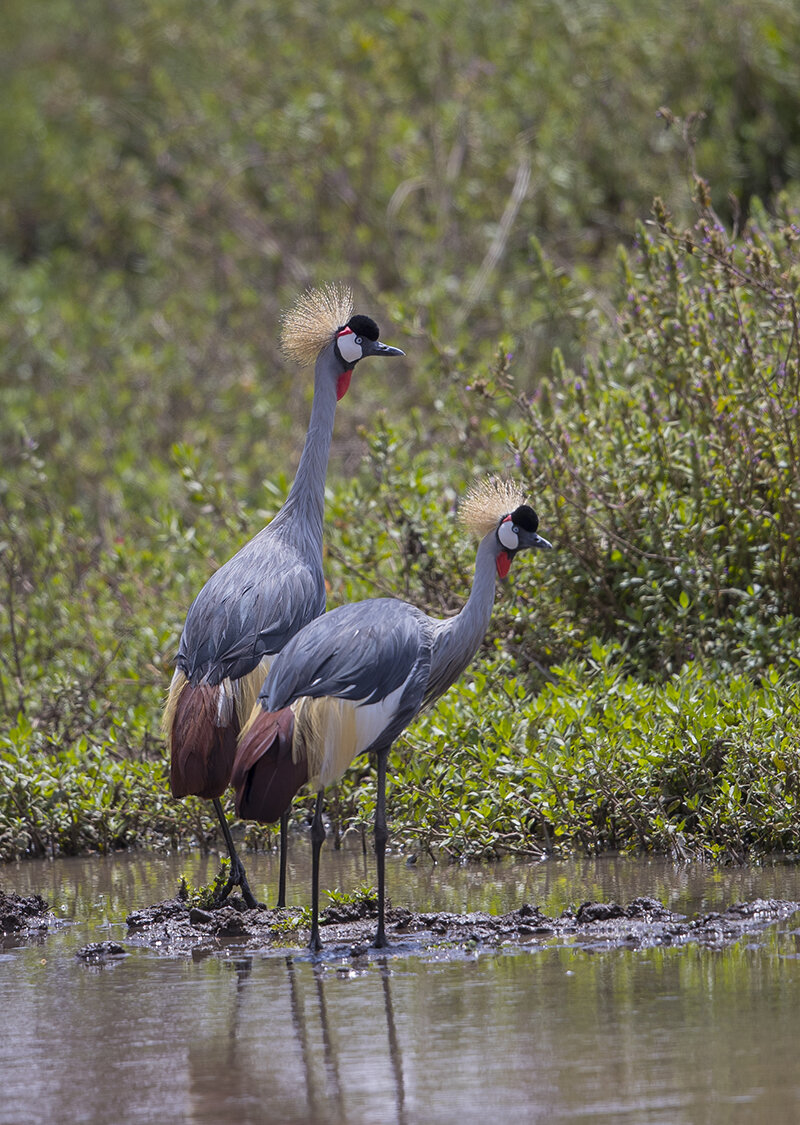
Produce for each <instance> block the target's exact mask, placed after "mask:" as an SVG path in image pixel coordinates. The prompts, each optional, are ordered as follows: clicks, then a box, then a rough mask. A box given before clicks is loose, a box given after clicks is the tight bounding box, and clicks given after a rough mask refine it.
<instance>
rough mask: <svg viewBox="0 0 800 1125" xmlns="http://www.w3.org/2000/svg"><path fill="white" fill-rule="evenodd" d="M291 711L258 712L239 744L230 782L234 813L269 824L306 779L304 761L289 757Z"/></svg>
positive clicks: (288, 709)
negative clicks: (234, 798) (234, 805)
mask: <svg viewBox="0 0 800 1125" xmlns="http://www.w3.org/2000/svg"><path fill="white" fill-rule="evenodd" d="M293 734H294V714H293V712H292V710H291V708H289V707H284V708H283V710H281V711H274V712H273V711H260V712H259V714H258V715H257V717H256V718H255V719H254V720H253V722H252V723H251V725H250V727H249V728H248V729H247V731H246V733H245V735H244V737H243V738H242V740H241V742H240V743H239V749H238V751H237V754H236V763H235V765H234V769H233V776H232V777H231V784H232V785H233V787H234V789H235V790H236V815H237V816H239V817H245V818H247V819H248V820H259V821H261V823H262V824H270V823H272V822H273V821H275V820H280V818H281V816H282V815H283V813H284V812H285V811H286V810H287V809H288V808H289V805H290V804H291V801H292V798H293V797H294V795H295V793H297V791H298V789H300V788H301V787H302V786H303V785H305V783H306V781H307V780H308V766H307V765H306V763H305V762H294V761H293V760H292V736H293Z"/></svg>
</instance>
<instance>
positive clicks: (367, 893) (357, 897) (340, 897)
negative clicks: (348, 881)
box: [326, 883, 378, 908]
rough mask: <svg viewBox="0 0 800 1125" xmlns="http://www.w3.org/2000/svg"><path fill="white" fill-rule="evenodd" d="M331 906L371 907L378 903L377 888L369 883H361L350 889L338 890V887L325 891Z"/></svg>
mask: <svg viewBox="0 0 800 1125" xmlns="http://www.w3.org/2000/svg"><path fill="white" fill-rule="evenodd" d="M326 893H327V895H328V898H329V899H330V904H331V906H364V907H367V908H371V907H374V906H377V905H378V888H377V887H373V886H372V885H371V884H369V883H362V884H361V885H360V886H358V887H356V888H355V889H354V890H352V891H349V892H348V891H340V890H339V888H338V887H335V888H334V889H333V890H330V891H327V892H326Z"/></svg>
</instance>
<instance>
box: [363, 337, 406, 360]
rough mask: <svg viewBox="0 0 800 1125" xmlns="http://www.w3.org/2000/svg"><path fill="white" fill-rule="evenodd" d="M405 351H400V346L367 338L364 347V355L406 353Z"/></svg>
mask: <svg viewBox="0 0 800 1125" xmlns="http://www.w3.org/2000/svg"><path fill="white" fill-rule="evenodd" d="M405 354H406V353H405V352H402V351H400V349H399V348H393V347H392V346H391V345H390V344H383V343H381V341H380V340H365V341H364V344H363V349H362V356H364V357H366V356H368V355H387V356H388V355H405Z"/></svg>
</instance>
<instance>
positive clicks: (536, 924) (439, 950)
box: [128, 898, 800, 958]
mask: <svg viewBox="0 0 800 1125" xmlns="http://www.w3.org/2000/svg"><path fill="white" fill-rule="evenodd" d="M798 910H800V903H797V902H785V901H779V900H772V899H770V900H765V899H757V900H755V901H754V902H748V903H737V904H735V905H733V906H730V907H728V909H727V910H725V911H723V912H722V913H712V914H704V915H701V916H700V917H698V918H694V919H687V918H686V917H685V916H684V915H681V914H675V913H674V912H672V911H670V910H667V909H666V908H665V907H664V906H662V904H661V903H660V902H658V901H657V900H656V899H652V898H637V899H634V900H633V902H631V903H629V904H628V906H625V907H623V906H620V905H619V904H618V903H614V902H586V903H583V905H582V906H580V907H579V908H578V910H577V911H569V910H567V911H564V913H563V914H561V915H560V916H559V917H557V918H551V917H548V916H547V915H545V914H543V913H542V912H541V910H540V909H539V907H537V906H533V905H531V904H529V903H525V904H523V905H522V906H521V907H520V908H519V909H518V910H514V911H512V912H511V913H509V914H503V915H499V916H498V915H493V914H484V913H480V912H476V913H472V914H449V913H446V912H437V913H416V912H414V911H411V910H408V909H406V908H404V907H395V908H391V907H390V908H389V909H388V910H387V912H386V933H387V937H388V939H389V943H390V948H389V950H388V951H387V952H388V953H394V954H404V955H408V954H418V955H419V954H429V955H435V956H436V957H437V958H440V957H443V956H451V957H457V956H460V955H464V954H465V953H472V952H479V951H481V950H490V949H498V948H501V947H502V948H514V947H520V948H536V947H541V946H544V945H553V944H559V945H569V946H571V947H577V948H582V949H593V950H602V949H614V948H627V949H645V948H649V947H653V946H667V945H685V944H687V943H689V942H696V943H698V944H701V945H704V946H707V947H709V948H721V947H722V946H725V945H728V944H730V943H731V942H734V941H736V940H737V939H738V938H740V937H742V936H743V935H744V934H746V933H752V932H756V931H758V930H761V929H763V928H764V927H765V926H767V925H769V924H770V923H773V922H777V921H780V920H782V919H785V918H788V917H790V915H792V914H794V913H795V912H796V911H798ZM303 922H304V916H303V914H302V913H301V912H298V911H290V910H269V909H266V908H261V909H255V910H249V909H247V908H246V907H245V904H244V903H243V902H242V901H241V899H238V898H233V899H232V900H230V901H229V902H228V903H226V904H225V905H224V906H223V907H221V908H220V909H219V910H213V911H210V910H200V909H198V908H197V907H191V908H190V907H187V905H186V904H185V903H184V902H182V901H181V900H180V899H173V900H169V901H167V902H160V903H156V905H155V906H152V907H149V908H148V909H146V910H137V911H134V912H133V913H132V914H131V915H129V917H128V930H129V941H130V942H132V943H135V944H138V945H146V946H148V947H150V948H153V949H157V950H159V951H160V952H164V953H169V954H172V955H191V956H193V957H195V958H198V957H204V956H207V955H209V954H211V953H215V952H220V951H222V950H224V949H226V948H231V947H234V946H235V947H236V948H237V949H249V950H260V951H262V952H269V951H276V952H277V951H278V950H286V949H287V948H291V949H298V948H303V947H304V946H305V945H306V943H307V941H308V930H307V929H306V928H305V927H304V925H303ZM375 924H376V923H375V911H374V907H373V908H367V907H364V906H363V905H361V904H360V905H359V908H358V909H357V910H353V911H350V910H346V909H343V908H342V907H341V905H332V906H331V907H329V908H328V909H327V910H325V911H323V912H322V914H321V916H320V931H321V938H322V942H323V945H324V947H325V951H324V954H327V955H334V956H343V955H344V956H352V957H358V956H360V955H362V954H364V953H366V952H367V951H368V949H369V944H370V942H371V941H372V938H373V936H374V933H375Z"/></svg>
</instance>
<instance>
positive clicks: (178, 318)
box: [0, 0, 800, 857]
mask: <svg viewBox="0 0 800 1125" xmlns="http://www.w3.org/2000/svg"><path fill="white" fill-rule="evenodd" d="M202 9H203V12H202V19H198V18H197V12H196V9H195V8H191V9H190V8H189V7H188V5H186V6H184V5H183V4H182V3H181V0H176V2H175V3H173V4H171V5H169V6H168V10H167V9H166V8H165V7H164V6H163V5H160V4H156V3H150V4H147V5H145V6H142V5H133V4H129V3H128V2H127V0H122V3H121V4H116V5H114V6H113V7H112V8H109V7H108V5H104V4H100V3H97V2H96V0H88V2H86V3H83V4H81V5H70V4H62V3H58V2H57V0H46V2H45V4H44V5H30V4H23V3H21V0H10V2H9V3H7V4H6V5H5V8H4V23H5V32H6V34H5V44H6V47H5V51H6V53H5V59H4V61H5V64H6V67H5V69H6V73H7V76H8V81H7V97H6V99H5V100H4V103H3V107H2V108H0V245H2V246H3V247H4V249H3V251H2V252H0V292H2V297H3V306H4V314H3V317H2V318H0V351H1V352H2V355H3V360H4V362H3V365H2V375H0V387H2V392H1V393H2V411H0V443H1V444H2V448H3V452H4V457H3V467H2V471H1V472H0V588H1V589H2V597H1V598H0V710H1V711H2V715H3V721H2V726H0V855H2V856H4V857H10V856H15V855H24V854H50V853H58V852H67V853H75V852H80V851H85V850H100V851H109V850H113V849H115V848H118V847H125V846H129V845H131V844H134V843H137V842H143V841H148V842H154V841H157V840H166V841H168V842H170V843H171V844H175V843H177V842H179V841H182V840H183V841H186V840H194V841H197V842H200V843H201V844H203V843H206V842H208V841H209V840H210V839H212V838H213V836H214V832H215V827H214V824H213V821H212V820H211V819H210V818H209V817H208V815H207V810H206V809H205V808H204V807H202V806H201V804H200V803H199V802H193V801H186V802H180V803H176V802H173V801H172V800H171V799H169V797H168V790H167V785H166V773H165V768H164V762H163V756H162V747H161V744H160V742H159V741H158V738H157V735H156V731H157V718H158V711H159V706H160V700H161V696H162V693H163V691H164V688H165V685H166V683H167V680H168V674H169V672H168V669H169V665H170V661H171V657H172V654H173V652H174V649H175V647H176V643H177V635H178V631H179V628H180V625H181V622H182V618H183V614H184V613H185V610H186V607H187V605H188V604H189V601H190V600H191V598H192V596H193V595H194V593H195V592H196V591H197V589H198V588H199V587H200V585H201V584H202V582H203V581H204V580H205V578H206V577H207V576H208V574H209V573H210V571H211V570H212V569H213V567H214V566H215V565H217V564H219V563H220V562H222V561H223V560H224V559H225V558H226V557H227V556H228V555H229V554H230V553H231V552H232V551H233V550H234V549H235V547H236V546H238V545H239V544H240V543H241V542H242V541H243V539H244V538H246V537H247V536H248V535H249V534H251V533H252V531H253V530H254V529H255V528H256V527H257V526H259V525H260V524H261V523H262V522H264V521H265V520H266V519H268V518H269V516H270V515H271V514H272V512H274V511H275V509H276V508H277V506H278V505H279V504H280V502H281V500H282V498H283V496H284V495H285V491H286V485H287V480H288V479H290V477H291V475H292V472H293V467H294V465H295V464H296V459H297V453H298V448H299V444H300V441H301V439H302V433H303V429H304V426H305V422H306V418H307V413H308V393H309V390H310V383H309V381H308V380H307V379H306V380H300V379H298V378H297V374H296V372H295V371H293V370H291V369H289V368H288V367H285V366H284V365H283V363H282V361H281V359H280V357H279V356H278V354H277V352H276V347H275V338H276V323H277V315H278V310H279V308H280V307H281V306H283V305H285V304H286V303H287V302H288V300H290V299H291V298H292V297H293V296H294V294H295V293H296V292H297V290H298V288H300V287H302V285H304V284H305V283H306V282H308V281H320V280H325V279H327V278H332V277H340V276H346V277H347V278H355V279H357V280H358V284H359V285H360V287H361V289H360V294H359V298H360V299H359V303H360V304H362V303H363V307H364V309H365V310H366V311H369V312H373V313H375V315H376V316H378V317H379V319H381V321H382V322H383V325H384V333H383V334H384V336H385V337H386V338H387V339H390V340H395V339H396V341H397V343H399V344H401V345H403V346H404V347H406V350H407V351H408V353H409V361H408V365H407V372H406V375H405V376H404V377H403V378H402V379H401V378H396V377H394V376H392V382H391V383H388V384H385V383H380V382H378V380H379V379H381V378H385V374H381V373H380V372H378V371H376V370H364V371H363V372H362V373H360V374H359V377H358V379H357V380H356V381H355V382H354V386H353V389H352V391H351V392H350V394H349V395H348V397H347V399H346V400H345V401H344V402H343V403H342V407H341V409H340V411H339V417H338V418H337V429H336V439H337V442H336V446H335V449H334V456H333V460H332V466H331V474H330V495H329V503H328V511H327V527H326V534H327V551H328V553H327V558H326V571H327V575H328V578H329V582H330V589H331V602H332V603H336V602H341V601H343V600H347V599H352V598H356V597H363V596H370V595H373V594H378V593H380V594H382V593H397V594H399V595H401V596H404V597H408V598H410V599H411V600H413V601H415V602H417V603H418V604H420V605H422V606H425V607H426V608H428V609H429V610H431V611H433V612H437V613H447V612H450V611H452V610H453V609H455V608H456V607H457V606H458V605H459V604H460V602H461V600H462V598H463V595H464V592H465V591H466V589H467V586H468V581H469V576H470V573H471V567H472V548H471V547H470V546H469V545H466V544H464V543H463V542H462V541H461V539H460V536H459V534H458V531H457V528H456V527H455V525H454V521H453V519H452V517H451V513H452V509H453V505H454V501H455V499H456V498H457V496H458V495H459V494H460V492H461V491H462V490H463V488H464V486H465V484H466V482H467V481H468V480H469V478H470V477H471V476H472V474H473V473H474V472H483V471H486V470H490V469H501V470H506V469H508V467H509V465H510V464H511V463H512V460H513V461H514V462H515V464H516V471H517V472H518V474H519V475H520V476H521V477H522V478H523V479H524V480H525V481H526V482H527V484H528V486H529V488H530V491H531V495H532V496H533V497H534V498H535V503H536V505H537V507H538V508H539V510H540V516H541V520H542V528H543V531H544V532H545V534H547V535H548V537H549V538H552V539H553V541H554V542H555V543H556V544H557V545H558V547H559V551H558V552H557V553H554V554H553V555H552V556H548V557H547V558H546V559H544V558H542V559H537V560H536V561H535V562H534V563H529V564H525V563H522V562H521V563H520V564H518V565H517V566H516V567H515V570H514V573H512V577H511V584H510V588H509V589H510V592H505V593H501V594H500V596H499V598H498V606H497V612H496V615H495V619H494V624H493V631H492V635H491V637H490V638H489V640H488V641H487V645H486V646H485V649H484V652H483V658H482V662H481V663H480V664H479V665H478V666H477V668H476V671H475V673H474V674H473V675H471V676H467V677H466V678H465V679H464V681H463V683H462V684H461V685H460V686H458V687H456V688H454V689H453V690H452V691H451V692H450V693H449V695H448V696H447V697H446V699H445V700H443V701H442V703H441V704H440V706H439V707H438V708H437V710H436V711H435V712H434V713H432V714H431V715H430V716H428V717H427V718H424V719H423V720H421V721H420V722H418V723H417V724H416V725H415V726H414V727H412V729H411V730H410V731H409V732H408V733H407V736H406V739H405V742H404V743H403V744H402V745H401V747H400V748H399V752H398V754H397V755H396V757H395V760H394V774H393V792H392V794H391V797H390V800H391V805H390V808H391V815H392V821H393V831H394V832H395V834H396V836H402V837H403V838H405V839H406V840H408V841H411V840H412V839H421V841H422V844H423V846H428V847H445V848H446V849H447V850H448V852H450V853H451V854H453V855H464V854H467V855H484V854H495V853H497V852H502V851H505V850H513V851H520V852H529V851H537V850H539V849H543V848H544V849H549V848H556V847H558V848H562V849H566V848H582V849H586V850H590V851H596V850H600V849H603V848H608V847H612V848H614V847H615V848H619V847H630V848H641V847H643V848H647V849H656V850H666V851H669V852H672V853H674V854H686V853H692V854H697V853H699V854H703V855H709V856H729V857H730V856H733V857H736V856H741V855H744V854H748V853H751V852H752V853H758V852H762V851H765V850H769V849H773V848H790V849H793V850H796V849H798V847H800V839H798V831H799V830H798V828H797V818H796V817H795V816H794V805H795V801H796V799H797V785H798V781H797V777H798V759H797V750H798V747H797V736H796V734H795V729H794V728H795V727H796V725H797V724H796V722H795V721H794V713H795V708H796V705H797V698H796V692H795V690H794V687H793V684H792V676H791V673H792V670H793V668H794V666H795V665H794V660H795V651H796V642H797V635H798V630H797V620H798V615H800V569H799V568H798V563H797V557H796V556H797V551H796V543H797V539H798V532H799V531H800V527H798V521H799V520H800V517H799V516H798V512H800V490H799V489H798V484H797V451H798V442H800V432H799V431H798V426H799V425H800V423H799V422H798V415H797V401H798V390H800V386H799V385H798V353H797V346H798V345H797V341H798V327H799V324H798V310H797V304H796V297H795V294H796V293H797V288H798V280H800V275H798V266H797V254H796V246H797V238H798V231H799V230H800V224H799V223H798V215H797V211H796V206H797V193H796V188H795V187H794V186H793V183H792V178H793V176H794V175H795V174H796V171H797V167H798V160H800V148H799V146H800V135H798V125H797V123H798V121H800V74H798V71H797V65H796V60H797V58H798V48H799V47H800V42H798V40H800V15H799V14H798V10H797V7H796V5H795V4H794V3H792V2H790V0H767V2H766V3H765V4H762V5H760V6H759V8H758V12H753V11H751V10H750V9H749V8H747V9H745V8H743V7H742V6H740V5H728V6H727V7H724V8H720V6H719V5H718V4H716V3H713V2H712V0H705V2H703V3H701V4H692V5H678V6H677V9H676V11H675V12H674V13H673V14H672V16H671V18H670V20H669V22H668V23H667V24H664V22H663V17H662V16H661V15H660V13H659V12H658V11H657V10H656V9H648V8H647V6H646V5H645V6H642V5H634V4H633V3H630V2H628V0H624V2H623V3H616V4H614V5H611V4H604V3H600V4H591V5H589V4H584V3H581V2H579V3H576V4H573V5H572V6H571V7H570V9H569V13H567V14H565V9H564V8H563V5H559V4H556V3H554V2H553V0H540V2H537V3H536V4H533V5H531V4H530V3H527V4H522V3H516V4H512V5H511V6H509V7H507V8H506V9H505V11H504V16H503V18H502V19H498V18H497V16H496V13H494V11H490V10H489V9H488V8H487V9H486V10H483V9H479V8H476V7H475V6H474V5H473V6H464V5H452V4H448V3H445V2H440V3H432V2H431V3H429V4H427V5H425V4H423V5H422V6H420V5H415V6H413V7H410V6H408V5H407V4H404V3H403V2H401V3H400V4H394V5H393V6H392V7H391V8H390V9H381V10H380V11H378V10H376V11H374V12H366V13H359V14H358V15H357V16H354V15H353V12H352V10H351V9H345V8H344V7H343V6H342V5H341V4H340V3H338V2H337V0H329V3H328V4H327V5H326V6H325V8H324V10H321V9H320V6H319V5H318V4H316V5H313V6H309V5H307V4H303V3H300V4H297V3H295V4H292V5H286V6H285V10H280V5H279V9H278V10H275V11H270V12H269V14H267V13H266V10H265V9H264V7H263V5H262V4H260V3H259V4H256V3H254V2H253V0H236V2H235V3H234V4H232V5H230V4H229V5H226V6H224V8H222V7H220V6H217V5H202ZM45 14H46V18H45ZM333 26H335V27H336V28H337V34H336V35H331V34H330V28H331V27H333ZM310 59H313V60H314V67H313V70H312V69H310V68H309V66H308V62H309V60H310ZM662 105H668V106H670V110H671V111H672V112H669V111H662V113H661V116H660V117H657V116H656V111H657V110H658V109H659V107H660V106H662ZM696 111H702V113H703V114H705V117H700V116H697V115H696ZM672 113H675V114H678V115H680V117H679V119H677V120H676V119H674V118H673V116H672ZM693 114H695V116H692V115H693ZM670 123H671V124H670ZM695 167H697V168H699V169H701V170H702V172H703V173H704V174H706V175H709V177H710V180H711V188H709V187H708V186H707V185H706V184H705V183H704V181H702V180H700V179H699V178H695V177H693V169H694V168H695ZM687 169H688V171H689V174H688V176H687ZM687 182H688V183H689V187H690V190H689V191H688V192H687V190H686V183H687ZM729 191H731V192H732V193H733V195H734V196H735V197H736V198H737V199H738V203H734V202H731V200H729V198H728V192H729ZM656 192H659V193H660V194H661V195H662V196H663V198H664V199H666V200H668V201H669V204H670V206H671V208H672V209H673V211H674V212H675V217H674V218H672V217H670V216H669V215H668V214H667V211H666V208H665V207H664V205H663V204H660V203H659V204H657V207H656V210H655V220H656V221H655V223H654V224H653V225H652V226H650V227H647V228H644V227H637V226H636V220H637V219H638V218H640V217H642V216H645V215H646V214H647V213H648V208H649V205H650V200H651V197H652V196H653V195H654V194H655V193H656ZM690 197H692V198H690ZM760 200H763V202H761V201H760ZM718 215H722V216H723V217H724V219H725V223H726V224H727V225H723V223H722V221H721V220H720V219H719V218H718ZM619 241H622V242H623V243H624V244H625V245H626V250H625V252H624V253H621V254H620V255H618V261H617V263H616V265H615V260H614V256H615V253H616V244H617V242H619ZM387 317H388V318H389V320H390V321H394V322H395V327H394V328H393V329H392V328H391V326H390V325H389V326H386V323H385V322H386V320H387ZM512 353H513V354H512ZM364 366H365V368H366V367H367V365H366V364H365V365H364ZM382 408H383V409H385V411H386V414H387V415H388V416H389V418H390V419H391V420H388V419H387V417H386V416H384V415H383V414H382V413H381V409H382ZM361 427H363V428H361ZM456 449H457V450H458V456H457V459H456V458H454V457H453V451H454V450H456ZM362 450H363V452H364V454H365V455H364V457H363V460H362V459H361V451H362ZM531 567H535V571H534V570H532V569H531ZM534 573H535V576H536V585H535V588H534V585H533V582H532V580H531V578H530V577H529V576H531V575H532V574H534ZM411 751H413V753H411ZM372 800H373V790H372V785H371V781H370V779H369V773H368V768H367V765H366V763H364V765H363V768H362V769H361V770H359V769H357V768H356V769H354V770H352V771H351V772H350V774H348V776H347V778H346V779H345V780H344V781H343V783H342V784H341V785H340V786H339V788H338V789H337V791H336V792H335V794H332V795H331V801H330V803H329V808H330V810H331V813H332V816H333V817H334V819H335V821H336V825H337V826H338V827H339V828H342V829H344V828H347V827H349V826H354V825H355V826H361V825H362V824H363V823H364V820H365V818H367V817H368V816H369V815H370V813H371V802H372ZM299 808H300V815H302V813H303V810H302V804H301V805H300V806H299ZM251 836H252V838H253V839H259V838H260V839H262V840H263V839H269V838H270V837H269V835H268V834H267V833H261V832H260V831H258V830H257V831H254V832H253V833H251Z"/></svg>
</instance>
